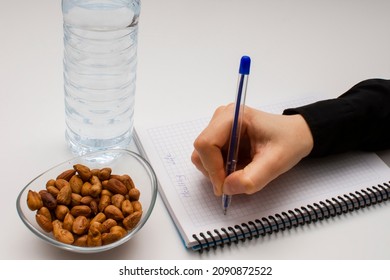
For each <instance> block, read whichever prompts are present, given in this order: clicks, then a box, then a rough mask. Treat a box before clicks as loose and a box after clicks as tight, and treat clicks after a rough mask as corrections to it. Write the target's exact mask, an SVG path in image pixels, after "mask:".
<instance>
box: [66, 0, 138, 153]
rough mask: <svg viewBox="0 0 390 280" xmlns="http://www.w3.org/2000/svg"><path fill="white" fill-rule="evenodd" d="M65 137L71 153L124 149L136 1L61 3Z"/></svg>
mask: <svg viewBox="0 0 390 280" xmlns="http://www.w3.org/2000/svg"><path fill="white" fill-rule="evenodd" d="M62 12H63V21H64V25H63V29H64V65H63V67H64V93H65V122H66V139H67V142H68V143H69V146H70V147H71V150H72V151H73V152H74V153H75V154H79V155H80V154H85V153H87V152H91V151H96V150H101V149H107V148H126V147H128V145H129V144H130V142H131V139H132V131H133V116H134V99H135V86H136V83H135V82H136V66H137V32H138V18H139V14H140V0H62Z"/></svg>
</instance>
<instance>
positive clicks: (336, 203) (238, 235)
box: [192, 182, 390, 253]
mask: <svg viewBox="0 0 390 280" xmlns="http://www.w3.org/2000/svg"><path fill="white" fill-rule="evenodd" d="M389 183H390V182H388V183H384V184H382V185H381V184H379V185H377V186H372V187H368V188H366V189H362V190H360V191H355V192H353V193H349V194H344V195H342V196H341V195H340V196H337V197H333V198H331V199H326V200H325V201H320V202H318V203H313V204H312V205H310V204H309V205H306V206H301V207H299V208H295V209H294V210H288V211H287V213H286V212H281V213H277V214H275V215H271V216H268V217H262V218H260V219H255V220H254V221H248V222H247V223H241V225H234V227H231V226H229V227H227V229H226V228H221V229H219V230H218V229H214V233H212V232H211V231H207V232H206V233H207V236H206V235H205V234H204V233H203V232H201V233H199V234H194V235H193V236H192V237H193V238H194V239H195V240H196V242H197V243H198V244H197V245H196V246H194V247H193V249H194V250H197V251H199V252H200V253H202V252H203V251H204V250H206V251H209V250H210V248H213V249H216V248H218V247H224V246H225V245H227V246H230V245H231V244H233V243H235V244H238V242H239V241H241V242H245V241H246V240H247V239H248V240H252V239H253V238H259V237H260V236H265V235H267V234H272V233H277V232H279V231H284V230H286V229H287V230H289V229H291V228H293V227H294V228H295V227H298V226H303V225H305V224H310V223H312V222H313V223H315V222H317V221H322V220H324V219H329V218H333V217H336V216H340V215H343V214H346V213H348V212H353V211H355V210H359V209H362V208H365V207H369V206H371V205H376V204H378V203H381V202H384V201H387V200H388V199H389V197H390V185H389Z"/></svg>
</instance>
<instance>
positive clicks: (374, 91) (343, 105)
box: [283, 79, 390, 157]
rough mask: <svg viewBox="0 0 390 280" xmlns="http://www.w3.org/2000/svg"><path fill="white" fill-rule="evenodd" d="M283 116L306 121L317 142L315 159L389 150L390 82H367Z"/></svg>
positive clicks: (311, 154)
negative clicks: (300, 118) (347, 152)
mask: <svg viewBox="0 0 390 280" xmlns="http://www.w3.org/2000/svg"><path fill="white" fill-rule="evenodd" d="M283 114H284V115H293V114H300V115H302V116H303V118H304V119H305V120H306V122H307V124H308V125H309V127H310V130H311V132H312V135H313V140H314V147H313V150H312V152H311V153H310V155H309V156H312V157H316V156H324V155H329V154H334V153H340V152H345V151H348V150H356V149H359V150H379V149H385V148H390V80H381V79H370V80H366V81H363V82H361V83H359V84H357V85H355V86H354V87H352V88H351V89H350V90H348V91H347V92H346V93H344V94H343V95H341V96H340V97H339V98H336V99H329V100H324V101H319V102H316V103H313V104H309V105H306V106H302V107H298V108H290V109H286V110H285V111H284V112H283Z"/></svg>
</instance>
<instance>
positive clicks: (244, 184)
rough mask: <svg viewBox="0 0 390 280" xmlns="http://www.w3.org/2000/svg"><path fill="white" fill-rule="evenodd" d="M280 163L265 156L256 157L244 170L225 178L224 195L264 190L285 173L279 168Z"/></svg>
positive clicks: (273, 158)
mask: <svg viewBox="0 0 390 280" xmlns="http://www.w3.org/2000/svg"><path fill="white" fill-rule="evenodd" d="M279 164H280V162H278V161H276V160H275V157H271V156H267V155H265V154H263V155H262V156H261V157H259V156H258V157H255V158H254V159H253V161H252V162H251V163H249V164H248V165H247V166H245V168H244V169H241V170H237V171H235V172H233V173H232V174H230V175H229V176H227V177H226V178H225V181H224V184H223V193H225V194H227V195H234V194H253V193H255V192H258V191H260V190H261V189H263V188H264V187H265V186H266V185H267V184H268V183H269V182H271V181H272V180H273V179H275V178H276V177H278V176H279V175H280V174H281V173H283V172H282V171H281V170H280V169H279V168H278V166H279Z"/></svg>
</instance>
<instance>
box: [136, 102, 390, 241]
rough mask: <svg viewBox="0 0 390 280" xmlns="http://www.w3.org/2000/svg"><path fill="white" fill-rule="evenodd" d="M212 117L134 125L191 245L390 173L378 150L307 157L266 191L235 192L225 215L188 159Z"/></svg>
mask: <svg viewBox="0 0 390 280" xmlns="http://www.w3.org/2000/svg"><path fill="white" fill-rule="evenodd" d="M301 104H302V103H301ZM284 105H285V104H284ZM298 105H299V104H297V106H298ZM294 106H295V105H294ZM279 107H280V106H279ZM272 110H274V112H277V111H278V106H275V107H274V108H271V109H270V108H268V111H272ZM208 121H209V119H207V118H202V119H197V120H191V121H184V122H178V123H174V124H169V125H163V126H157V127H149V128H139V127H137V128H136V133H137V136H138V138H139V140H140V141H141V143H142V148H143V149H144V152H145V154H146V156H147V157H148V159H149V161H150V162H151V164H152V166H153V168H154V170H155V172H156V174H157V177H158V180H159V183H160V194H161V195H162V197H163V199H164V201H165V203H166V206H167V207H168V209H169V211H170V214H171V216H172V218H173V219H174V221H175V224H176V226H177V227H178V229H179V231H180V233H181V235H182V238H183V240H184V242H185V244H186V246H188V247H191V246H192V245H196V241H195V240H193V238H192V235H193V234H198V233H199V232H207V231H213V230H214V229H220V228H222V227H225V228H227V227H228V226H232V227H234V225H236V224H238V225H240V224H241V223H243V222H248V221H253V220H254V219H261V218H262V217H268V216H269V215H274V214H275V213H280V212H282V211H288V210H290V209H294V208H297V207H300V206H306V205H307V204H312V203H314V202H319V201H322V200H325V199H330V198H332V197H337V196H338V195H342V194H348V193H349V192H352V191H356V190H360V189H362V188H366V187H370V186H373V185H377V184H378V183H382V182H385V181H386V180H388V178H389V176H388V175H390V172H389V168H388V167H387V165H386V164H384V162H383V161H382V160H381V159H380V158H379V157H378V156H377V155H376V154H374V153H350V154H348V155H345V154H344V155H339V156H332V157H327V158H323V159H310V160H304V161H302V162H301V163H300V164H298V165H297V166H296V167H294V168H293V169H292V170H290V171H289V172H287V173H285V174H283V175H282V176H280V177H279V178H277V179H276V180H274V181H273V182H271V183H270V184H269V185H268V186H267V187H266V188H264V189H263V190H262V191H260V192H258V193H256V194H254V195H235V196H233V200H232V204H231V206H230V208H229V211H228V215H223V211H222V208H221V198H220V197H215V196H214V193H213V191H212V186H211V184H210V182H209V180H208V179H207V178H205V177H204V176H203V175H202V174H201V173H200V172H199V171H198V170H197V169H196V168H195V167H194V166H193V164H192V163H191V160H190V158H191V153H192V151H193V146H192V144H193V142H194V140H195V138H196V137H197V136H198V135H199V133H200V132H201V131H202V129H203V128H204V127H205V126H206V125H207V123H208Z"/></svg>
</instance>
